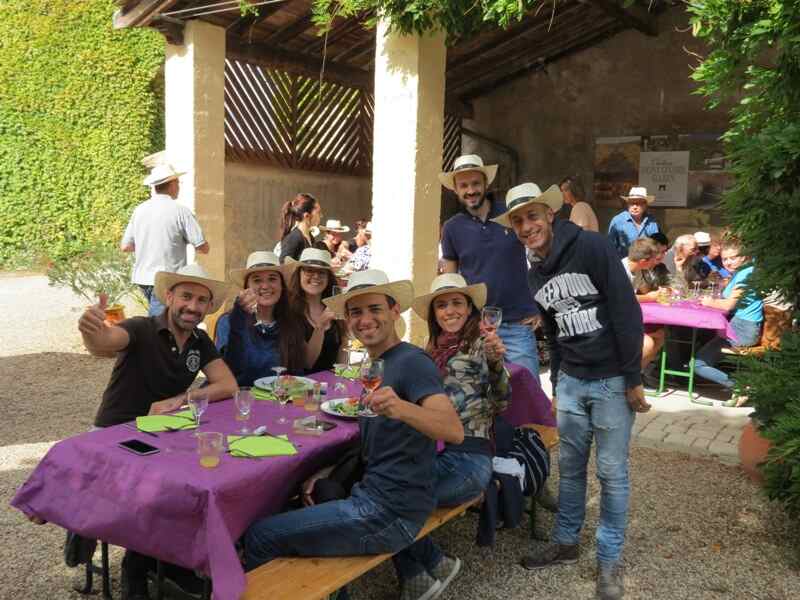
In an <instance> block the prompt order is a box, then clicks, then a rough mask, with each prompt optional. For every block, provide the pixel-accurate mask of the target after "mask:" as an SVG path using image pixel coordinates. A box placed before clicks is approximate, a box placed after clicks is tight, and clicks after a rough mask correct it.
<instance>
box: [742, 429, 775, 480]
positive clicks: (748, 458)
mask: <svg viewBox="0 0 800 600" xmlns="http://www.w3.org/2000/svg"><path fill="white" fill-rule="evenodd" d="M771 445H772V444H771V442H770V441H769V440H767V439H765V438H763V437H761V434H760V433H759V431H758V426H757V425H756V424H755V423H753V421H752V420H751V421H748V422H747V424H746V425H745V426H744V429H742V437H741V438H739V460H740V461H741V463H742V469H743V470H744V472H745V473H747V475H748V476H749V477H750V479H752V480H753V481H755V482H756V483H763V481H764V476H763V475H762V474H761V471H759V469H758V466H759V465H760V464H762V463H763V462H764V461H766V459H767V452H769V448H770V446H771Z"/></svg>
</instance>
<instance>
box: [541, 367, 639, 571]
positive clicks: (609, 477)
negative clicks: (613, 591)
mask: <svg viewBox="0 0 800 600" xmlns="http://www.w3.org/2000/svg"><path fill="white" fill-rule="evenodd" d="M625 392H626V390H625V379H624V378H623V377H610V378H608V379H594V380H589V379H578V378H576V377H570V376H569V375H567V374H566V373H564V372H563V371H562V372H561V373H559V374H558V386H557V391H556V396H557V398H558V433H559V435H560V437H561V444H560V446H559V461H558V468H559V471H560V476H561V479H560V483H559V489H558V496H559V497H558V516H557V517H556V525H555V532H554V534H553V541H554V542H556V543H558V544H567V545H572V544H577V543H578V541H579V540H580V531H581V528H582V527H583V521H584V518H585V516H586V465H587V463H588V462H589V453H590V450H591V446H592V438H594V440H595V441H596V443H597V478H598V479H599V480H600V485H601V493H600V524H599V526H598V527H597V534H596V537H597V561H598V563H599V564H600V565H601V566H612V565H613V564H615V563H617V562H618V561H619V560H620V557H621V555H622V546H623V544H624V542H625V529H626V528H627V523H628V497H629V496H630V483H629V480H628V448H629V445H630V439H631V428H632V427H633V421H634V419H635V416H636V415H635V413H634V412H633V410H632V409H631V407H630V406H629V405H628V401H627V398H626V394H625Z"/></svg>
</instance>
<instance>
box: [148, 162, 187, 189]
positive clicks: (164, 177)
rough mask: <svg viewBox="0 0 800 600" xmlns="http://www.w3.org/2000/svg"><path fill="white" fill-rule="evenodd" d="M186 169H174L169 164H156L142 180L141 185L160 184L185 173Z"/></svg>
mask: <svg viewBox="0 0 800 600" xmlns="http://www.w3.org/2000/svg"><path fill="white" fill-rule="evenodd" d="M185 174H186V171H180V172H179V171H176V170H175V167H173V166H172V165H170V164H161V165H156V166H155V167H153V168H152V169H151V170H150V174H149V175H148V176H147V177H145V178H144V181H142V184H143V185H160V184H162V183H166V182H168V181H171V180H173V179H177V178H178V177H180V176H181V175H185Z"/></svg>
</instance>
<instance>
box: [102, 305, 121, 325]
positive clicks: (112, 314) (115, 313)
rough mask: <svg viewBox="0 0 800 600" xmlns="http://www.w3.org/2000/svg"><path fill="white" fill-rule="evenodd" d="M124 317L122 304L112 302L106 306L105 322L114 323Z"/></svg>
mask: <svg viewBox="0 0 800 600" xmlns="http://www.w3.org/2000/svg"><path fill="white" fill-rule="evenodd" d="M124 319H125V307H124V306H122V304H113V305H112V306H109V307H108V308H106V324H107V325H114V324H115V323H119V322H120V321H123V320H124Z"/></svg>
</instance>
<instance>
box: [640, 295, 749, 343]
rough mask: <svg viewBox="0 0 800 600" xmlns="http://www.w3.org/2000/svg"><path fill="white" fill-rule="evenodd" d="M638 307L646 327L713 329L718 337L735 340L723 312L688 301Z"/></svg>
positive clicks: (647, 304) (656, 303) (643, 304)
mask: <svg viewBox="0 0 800 600" xmlns="http://www.w3.org/2000/svg"><path fill="white" fill-rule="evenodd" d="M640 306H641V307H642V320H643V321H644V323H645V324H646V325H681V326H684V327H698V328H700V329H713V330H715V331H716V332H717V335H718V336H720V337H724V338H727V339H731V340H735V339H736V335H735V334H734V332H733V329H732V328H731V324H730V321H728V317H727V313H726V312H725V311H724V310H720V309H717V308H710V307H708V306H703V305H702V304H699V303H697V302H690V301H683V302H676V303H675V304H659V303H658V302H643V303H642V304H641V305H640Z"/></svg>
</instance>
